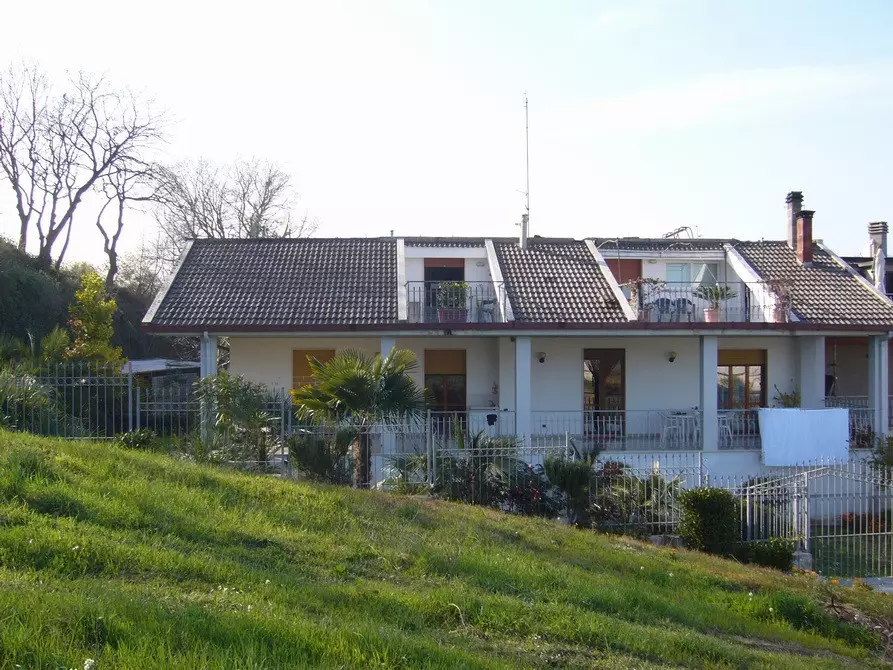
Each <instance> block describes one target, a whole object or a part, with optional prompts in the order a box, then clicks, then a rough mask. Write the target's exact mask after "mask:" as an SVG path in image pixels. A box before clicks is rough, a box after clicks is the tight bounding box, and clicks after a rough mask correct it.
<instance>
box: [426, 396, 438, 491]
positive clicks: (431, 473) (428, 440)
mask: <svg viewBox="0 0 893 670" xmlns="http://www.w3.org/2000/svg"><path fill="white" fill-rule="evenodd" d="M425 442H426V443H427V447H428V448H427V451H428V486H430V487H433V486H434V482H435V476H434V468H435V461H436V460H437V459H436V458H435V456H434V436H433V434H432V432H431V410H430V409H429V410H428V411H427V414H426V416H425Z"/></svg>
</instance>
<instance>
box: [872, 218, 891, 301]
mask: <svg viewBox="0 0 893 670" xmlns="http://www.w3.org/2000/svg"><path fill="white" fill-rule="evenodd" d="M887 231H888V227H887V222H886V221H875V222H874V223H869V224H868V238H869V239H870V240H871V261H872V263H871V270H872V272H871V274H872V278H873V280H874V286H875V288H877V290H878V291H880V292H881V293H886V292H887Z"/></svg>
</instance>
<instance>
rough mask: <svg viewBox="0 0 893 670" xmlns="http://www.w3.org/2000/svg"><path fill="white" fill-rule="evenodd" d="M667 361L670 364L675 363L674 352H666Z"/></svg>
mask: <svg viewBox="0 0 893 670" xmlns="http://www.w3.org/2000/svg"><path fill="white" fill-rule="evenodd" d="M667 360H668V361H670V363H675V362H676V352H675V351H670V352H668V353H667Z"/></svg>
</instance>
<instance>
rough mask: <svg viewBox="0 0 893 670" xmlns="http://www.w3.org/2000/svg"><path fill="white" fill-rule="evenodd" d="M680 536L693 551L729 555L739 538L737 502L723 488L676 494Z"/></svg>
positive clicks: (694, 490) (693, 490) (692, 490)
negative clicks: (680, 513) (679, 513)
mask: <svg viewBox="0 0 893 670" xmlns="http://www.w3.org/2000/svg"><path fill="white" fill-rule="evenodd" d="M679 506H680V508H681V510H682V518H681V519H680V521H679V535H680V536H681V537H682V539H683V540H684V541H685V543H686V544H687V545H688V546H689V547H690V548H692V549H697V550H699V551H705V552H707V553H709V554H717V555H720V556H728V555H730V554H732V553H733V552H734V550H735V547H736V545H737V544H738V539H739V537H740V532H741V531H740V529H739V517H738V502H737V501H736V500H735V497H734V496H733V495H732V494H731V493H729V492H728V491H726V490H725V489H716V488H704V489H691V490H688V491H683V492H682V493H681V494H680V495H679Z"/></svg>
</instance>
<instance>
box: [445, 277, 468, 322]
mask: <svg viewBox="0 0 893 670" xmlns="http://www.w3.org/2000/svg"><path fill="white" fill-rule="evenodd" d="M467 298H468V284H466V283H465V282H464V281H445V282H440V283H439V284H438V285H437V320H438V321H440V322H441V323H463V322H465V321H466V320H467V319H468V303H467Z"/></svg>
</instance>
